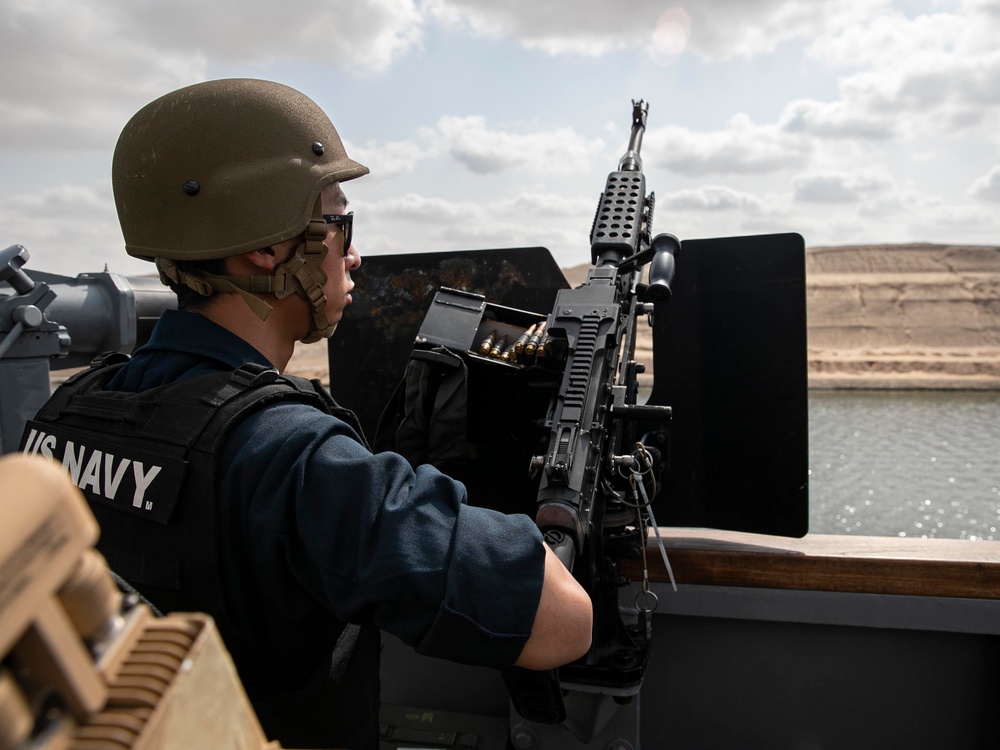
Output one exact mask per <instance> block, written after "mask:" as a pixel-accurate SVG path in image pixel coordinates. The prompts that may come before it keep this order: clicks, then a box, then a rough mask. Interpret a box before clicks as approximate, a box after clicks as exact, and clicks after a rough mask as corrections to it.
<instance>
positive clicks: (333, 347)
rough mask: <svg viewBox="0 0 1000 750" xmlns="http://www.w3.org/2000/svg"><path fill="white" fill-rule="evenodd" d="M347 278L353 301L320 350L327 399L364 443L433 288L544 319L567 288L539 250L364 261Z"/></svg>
mask: <svg viewBox="0 0 1000 750" xmlns="http://www.w3.org/2000/svg"><path fill="white" fill-rule="evenodd" d="M351 275H352V277H353V278H354V281H355V284H356V288H355V292H354V294H353V298H354V301H353V304H351V305H350V307H348V308H347V312H346V313H345V315H344V320H343V321H341V323H340V325H339V326H338V328H337V332H336V333H335V334H334V336H333V337H332V338H331V339H330V342H329V345H328V353H329V363H330V392H331V393H332V394H333V397H334V398H335V399H336V400H337V401H338V402H339V403H341V404H343V405H344V406H346V407H348V408H350V409H352V410H353V411H354V412H355V413H356V414H357V416H358V419H359V420H360V421H361V426H362V429H364V431H365V433H366V434H367V435H368V437H369V439H374V436H375V434H376V432H377V429H376V428H377V427H378V422H379V418H380V416H381V414H382V411H383V409H384V407H385V406H386V404H387V403H388V401H389V399H390V397H391V396H392V393H393V391H394V390H395V388H396V386H397V385H398V384H399V381H400V380H401V378H402V377H403V374H404V372H405V370H406V363H407V361H408V360H409V357H410V352H411V351H412V349H413V342H414V339H415V338H416V335H417V331H419V330H420V324H421V322H423V319H424V316H425V315H426V314H427V310H428V308H429V307H430V304H431V300H432V299H433V298H434V294H435V293H436V292H437V291H438V289H439V288H440V287H450V288H452V289H462V290H464V291H467V292H473V293H475V294H482V295H483V296H484V297H486V300H487V301H488V302H490V303H494V304H498V305H504V306H506V307H513V308H520V309H523V310H530V311H533V312H538V313H541V314H542V315H547V314H548V312H549V310H551V309H552V305H553V304H554V302H555V297H556V292H557V291H558V290H560V289H566V288H568V286H569V285H568V284H567V283H566V278H565V276H563V273H562V271H561V270H559V266H558V265H557V264H556V262H555V260H554V259H553V258H552V254H551V253H550V252H549V251H548V250H547V249H546V248H544V247H525V248H512V249H501V250H463V251H454V252H441V253H412V254H407V255H376V256H365V260H364V263H362V265H361V267H360V268H358V270H357V271H353V272H352V274H351ZM497 408H502V397H501V396H500V395H498V399H497ZM475 416H476V415H470V418H475Z"/></svg>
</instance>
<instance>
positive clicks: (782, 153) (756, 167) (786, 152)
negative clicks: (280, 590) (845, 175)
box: [643, 114, 810, 176]
mask: <svg viewBox="0 0 1000 750" xmlns="http://www.w3.org/2000/svg"><path fill="white" fill-rule="evenodd" d="M809 151H810V144H809V142H808V140H806V139H804V138H801V137H799V136H797V135H796V134H794V133H789V132H787V131H783V130H782V129H781V128H780V127H778V126H775V125H755V124H754V123H753V122H751V120H750V118H749V117H748V116H747V115H745V114H739V115H736V116H734V117H733V118H732V119H731V120H730V121H729V123H728V124H727V127H726V129H725V130H715V131H708V132H697V131H693V130H689V129H688V128H683V127H678V126H669V127H666V128H656V129H650V130H649V132H648V133H647V134H646V137H645V139H644V145H643V159H644V161H645V163H647V164H650V165H656V166H660V167H664V168H666V169H671V170H674V171H675V172H680V173H681V174H685V175H695V176H705V175H719V174H766V173H769V172H775V171H780V170H784V169H789V168H792V167H801V166H803V165H804V164H805V162H806V160H807V158H808V156H809Z"/></svg>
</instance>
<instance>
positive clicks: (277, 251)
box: [226, 241, 288, 276]
mask: <svg viewBox="0 0 1000 750" xmlns="http://www.w3.org/2000/svg"><path fill="white" fill-rule="evenodd" d="M286 244H288V243H287V241H286V242H281V243H279V244H277V245H271V246H269V247H263V248H261V249H260V250H251V251H250V252H247V253H241V254H240V255H234V256H231V257H229V258H226V261H227V263H226V265H227V267H228V268H230V269H231V272H232V273H234V275H237V276H239V275H251V276H252V275H257V274H263V275H268V276H269V275H270V274H271V273H272V272H273V271H274V269H275V268H277V267H278V266H279V265H280V264H281V263H282V262H284V260H285V259H286V258H285V256H287V255H288V252H287V249H286V248H285V245H286Z"/></svg>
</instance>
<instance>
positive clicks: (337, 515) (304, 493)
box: [219, 403, 544, 668]
mask: <svg viewBox="0 0 1000 750" xmlns="http://www.w3.org/2000/svg"><path fill="white" fill-rule="evenodd" d="M219 465H220V471H225V474H224V475H223V476H222V483H223V484H224V485H226V486H228V487H229V488H230V489H229V490H227V491H230V492H235V493H237V495H238V496H239V497H240V498H241V500H240V503H241V508H242V511H241V512H242V515H243V519H244V523H245V533H246V540H247V544H248V545H249V546H250V547H251V548H252V549H253V550H254V554H253V565H254V566H255V568H257V571H256V574H257V575H258V576H259V577H260V579H261V585H262V586H265V587H266V586H268V585H270V586H273V587H275V588H277V587H278V586H280V585H281V581H282V579H283V578H284V579H286V580H287V579H289V578H290V579H293V580H294V582H295V583H296V584H297V585H299V586H301V587H302V588H303V589H304V590H305V591H306V592H308V594H309V596H311V597H312V598H313V599H315V600H316V601H317V602H319V603H320V604H321V605H322V606H323V607H324V608H325V609H327V610H328V611H329V612H330V613H331V614H333V615H334V616H335V617H337V618H338V619H340V620H343V621H347V622H355V623H362V624H373V625H376V626H377V627H379V628H381V629H382V630H385V631H387V632H389V633H392V634H394V635H396V636H398V637H399V638H400V639H401V640H403V642H404V643H407V644H409V645H411V646H413V647H414V648H415V649H416V650H417V651H418V652H420V653H423V654H427V655H429V656H436V657H441V658H446V659H450V660H453V661H458V662H462V663H466V664H476V665H483V666H489V667H495V668H505V667H507V666H510V665H511V664H512V663H513V662H514V661H515V660H516V659H517V657H518V656H519V655H520V653H521V650H522V648H523V647H524V644H525V642H526V641H527V639H528V637H529V636H530V634H531V627H532V624H533V622H534V617H535V612H536V610H537V607H538V602H539V599H540V596H541V588H542V579H543V575H544V550H543V548H542V542H541V534H540V532H539V531H538V528H537V527H536V526H535V524H534V523H533V522H532V520H531V519H530V518H528V517H527V516H525V515H505V514H502V513H498V512H495V511H492V510H489V509H486V508H479V507H474V506H472V505H469V504H467V502H466V492H465V487H464V486H463V485H462V484H461V483H459V482H457V481H455V480H452V479H450V478H449V477H447V476H445V475H443V474H441V473H440V472H439V471H437V470H436V469H434V468H433V467H431V466H422V467H419V468H418V469H417V470H416V471H413V470H412V469H411V468H410V466H409V464H408V463H407V461H406V460H405V459H404V458H403V457H402V456H399V455H398V454H395V453H389V452H386V453H379V454H375V455H373V454H372V453H370V452H369V451H368V450H367V449H366V448H365V447H364V445H363V444H362V443H361V442H360V440H359V439H358V436H357V435H356V434H355V433H354V431H353V430H352V429H351V428H350V427H349V426H348V425H346V424H345V423H344V422H342V421H340V420H338V419H336V418H334V417H331V416H329V415H327V414H324V413H322V412H319V411H318V410H316V409H313V408H311V407H308V406H305V405H302V404H295V403H283V404H277V405H273V406H270V407H268V408H267V409H265V410H263V411H262V412H259V413H257V414H254V415H252V416H251V417H249V418H247V419H246V420H244V422H242V423H241V424H240V425H237V427H236V428H234V430H233V432H232V433H231V434H230V436H229V437H228V438H227V440H226V444H225V445H224V447H223V453H222V456H221V460H220V464H219ZM221 467H225V468H221ZM275 571H280V573H276V572H275Z"/></svg>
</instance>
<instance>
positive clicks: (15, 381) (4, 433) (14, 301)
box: [0, 245, 177, 453]
mask: <svg viewBox="0 0 1000 750" xmlns="http://www.w3.org/2000/svg"><path fill="white" fill-rule="evenodd" d="M29 257H30V256H29V253H28V251H27V249H26V248H24V247H23V246H21V245H11V246H10V247H8V248H6V249H4V250H2V251H0V282H5V286H8V287H9V288H10V292H8V293H6V294H4V293H3V286H0V448H2V452H3V453H10V452H12V451H15V450H17V446H18V444H19V442H20V440H21V430H22V429H23V428H24V424H25V422H27V421H28V420H29V419H31V418H32V417H34V416H35V413H36V412H37V411H38V409H39V408H40V407H41V406H42V404H44V403H45V402H46V401H47V400H48V398H49V396H50V395H51V387H50V384H49V378H50V372H51V370H53V369H66V368H75V367H84V366H86V365H88V364H90V361H91V360H92V359H93V358H94V357H95V356H97V355H98V354H102V353H103V352H108V351H120V352H126V353H128V352H131V351H133V350H134V349H135V347H137V346H139V345H141V344H142V343H144V342H145V341H146V339H147V338H149V334H150V332H151V331H152V330H153V326H154V325H155V324H156V321H157V320H158V319H159V317H160V315H161V314H162V313H163V311H164V310H166V309H168V308H172V307H174V306H176V303H177V300H176V297H175V296H174V294H173V292H171V291H170V290H169V289H167V288H166V287H164V286H163V285H161V284H160V282H159V280H158V279H157V278H155V277H141V276H140V277H125V276H121V275H119V274H115V273H110V272H108V271H106V270H105V271H103V272H101V273H85V274H80V275H79V276H76V277H75V278H74V277H68V276H60V275H58V274H54V273H45V272H43V271H31V273H30V275H29V274H28V273H27V272H26V271H25V270H24V265H25V264H26V263H27V261H28V259H29Z"/></svg>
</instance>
